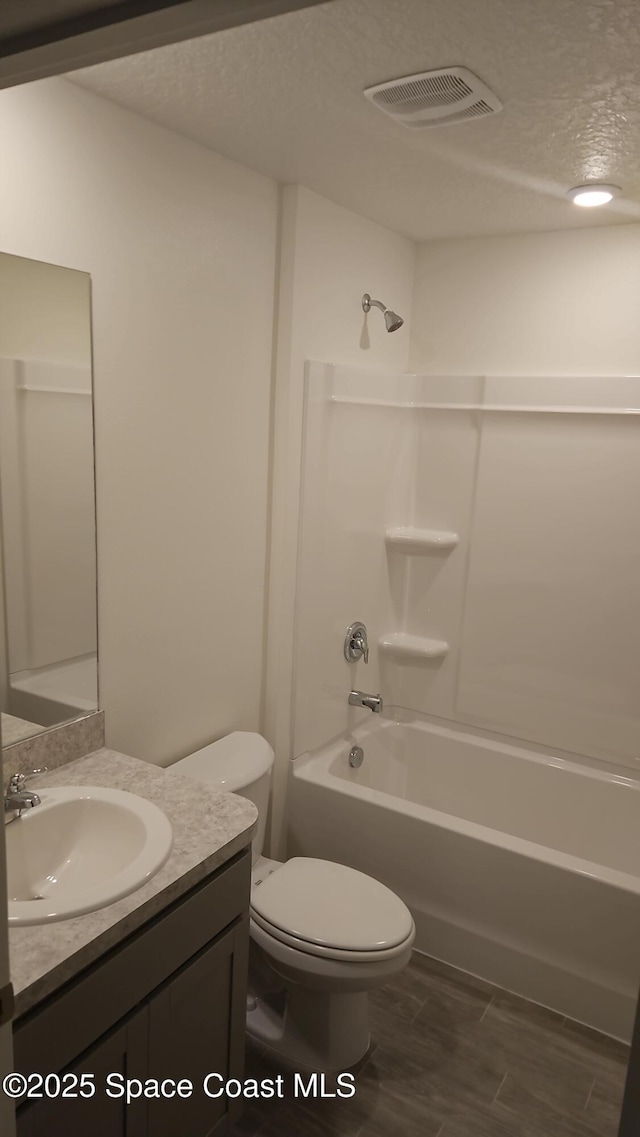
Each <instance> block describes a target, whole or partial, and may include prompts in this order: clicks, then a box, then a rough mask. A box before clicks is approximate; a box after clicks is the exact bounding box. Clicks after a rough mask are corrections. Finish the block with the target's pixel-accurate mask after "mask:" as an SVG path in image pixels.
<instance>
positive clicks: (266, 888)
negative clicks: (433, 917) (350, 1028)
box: [251, 857, 415, 962]
mask: <svg viewBox="0 0 640 1137" xmlns="http://www.w3.org/2000/svg"><path fill="white" fill-rule="evenodd" d="M251 918H252V920H253V921H254V923H255V924H257V925H258V926H259V927H260V928H262V929H263V931H264V932H266V933H267V934H268V935H270V936H271V937H273V938H274V939H275V940H278V941H279V942H280V943H284V944H287V945H288V946H290V947H293V948H296V949H297V950H298V951H301V952H303V953H306V954H310V955H317V956H325V957H329V958H332V959H341V960H349V961H352V962H358V961H370V960H383V959H388V958H393V957H394V956H396V955H398V954H400V953H402V952H403V951H404V950H405V949H406V946H407V944H408V943H410V942H412V940H413V937H414V934H415V929H414V923H413V918H412V916H411V913H410V912H409V909H408V908H407V906H406V905H405V904H404V903H403V901H402V900H400V898H399V897H398V896H396V895H395V893H394V892H392V891H391V889H389V888H387V887H386V886H385V885H383V884H381V883H380V882H379V881H377V880H374V879H373V877H370V876H367V875H366V874H365V873H361V872H358V871H357V870H356V869H352V868H348V867H347V866H346V865H341V864H337V863H335V862H333V861H324V860H319V859H316V858H313V857H293V858H292V859H291V860H290V861H286V862H285V863H284V864H283V865H281V866H280V868H278V869H276V870H275V871H274V872H272V873H271V874H270V875H269V876H267V877H266V878H265V879H263V880H261V881H260V883H259V884H258V883H257V884H256V885H255V886H254V888H253V891H252V894H251Z"/></svg>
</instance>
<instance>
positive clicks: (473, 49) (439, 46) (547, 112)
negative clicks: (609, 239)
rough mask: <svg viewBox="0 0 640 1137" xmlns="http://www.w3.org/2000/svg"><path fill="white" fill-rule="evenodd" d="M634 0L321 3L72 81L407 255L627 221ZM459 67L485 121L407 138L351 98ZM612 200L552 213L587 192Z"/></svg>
mask: <svg viewBox="0 0 640 1137" xmlns="http://www.w3.org/2000/svg"><path fill="white" fill-rule="evenodd" d="M639 59H640V3H639V0H333V2H332V3H330V4H325V5H321V6H320V7H315V8H310V9H305V10H303V11H300V12H296V13H293V14H291V15H287V16H282V17H279V18H277V19H272V20H267V21H264V22H262V23H258V24H252V25H249V26H245V27H241V28H234V29H232V30H230V31H225V32H220V33H218V34H216V35H213V36H208V37H205V38H203V39H198V40H192V41H190V42H187V43H180V44H174V45H171V46H169V47H164V48H159V49H157V50H155V51H151V52H145V53H143V54H140V55H137V56H130V57H128V58H126V59H120V60H115V61H113V62H111V63H105V64H102V65H100V66H98V67H94V68H90V69H87V70H83V71H78V72H75V73H74V74H73V75H72V76H70V78H71V79H72V80H73V81H74V82H77V83H80V84H81V85H82V86H84V87H88V88H89V89H91V90H93V91H95V92H97V93H98V94H100V95H103V96H104V97H106V98H109V99H112V100H114V101H115V102H117V103H119V104H120V105H121V106H124V107H128V108H130V109H131V110H134V111H137V112H138V113H139V114H142V115H145V116H146V117H148V118H149V119H152V120H153V121H154V122H157V123H161V124H163V125H165V126H168V127H170V128H172V129H173V130H177V131H179V132H180V133H181V134H185V135H187V136H188V137H190V138H192V139H195V140H197V141H198V142H201V143H204V145H206V146H209V147H211V148H212V149H214V150H217V151H219V152H220V153H221V154H225V155H227V156H228V157H230V158H234V159H236V160H237V161H238V162H242V163H244V164H245V165H246V166H250V167H252V168H253V169H256V170H259V171H260V172H262V173H264V174H268V175H269V176H271V177H273V178H276V179H277V180H278V181H281V182H301V183H302V184H303V185H306V186H309V187H310V188H311V189H315V190H317V191H318V192H319V193H322V194H325V195H326V196H327V197H329V198H332V199H333V200H334V201H336V202H339V203H341V204H342V205H345V206H347V207H348V208H350V209H354V210H357V211H358V212H360V213H363V214H364V215H365V216H368V217H370V218H372V219H374V220H376V221H380V222H382V223H383V224H385V225H388V226H391V227H392V228H394V229H397V230H400V231H401V232H403V233H406V234H408V235H409V236H411V237H414V238H417V239H428V238H434V237H449V236H457V235H470V234H489V233H511V232H527V231H532V230H544V229H565V228H571V227H576V226H581V225H591V224H597V225H602V224H609V223H616V222H621V221H635V220H640V68H639V66H638V60H639ZM454 64H462V65H463V66H466V67H468V68H470V69H471V70H472V71H474V72H476V74H478V75H479V76H480V78H481V79H483V80H484V81H485V82H486V83H487V84H488V85H489V87H491V88H492V89H493V90H494V91H495V93H496V94H497V95H498V97H499V98H500V99H501V101H502V102H503V104H504V110H503V111H502V112H501V113H500V114H498V115H495V116H494V117H491V118H486V119H482V120H479V121H475V122H471V123H465V124H458V125H454V126H449V127H440V128H438V129H432V130H420V131H419V130H409V129H407V128H406V127H403V126H400V125H398V124H397V123H395V122H393V121H392V120H391V119H389V118H388V117H387V116H385V115H383V114H381V113H380V111H378V110H376V108H375V107H374V106H372V105H371V104H370V103H369V102H368V101H367V100H366V99H365V98H364V97H363V95H362V90H363V88H364V87H367V86H370V85H372V84H374V83H380V82H383V81H385V80H387V79H393V78H396V77H397V76H401V75H408V74H411V73H415V72H418V71H425V70H429V69H431V68H436V67H442V66H448V65H454ZM593 178H597V179H599V180H601V181H607V182H613V183H615V184H617V185H620V186H622V187H623V191H624V196H623V198H622V199H621V200H618V201H617V202H616V203H615V208H614V207H612V206H610V207H608V208H607V209H604V210H595V211H590V210H583V209H578V208H577V207H576V206H574V205H572V204H571V203H569V202H568V201H567V199H566V198H565V197H564V194H565V191H566V189H567V188H568V187H569V186H572V185H576V184H579V183H581V182H583V181H588V180H589V179H593Z"/></svg>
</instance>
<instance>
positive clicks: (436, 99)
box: [364, 67, 502, 127]
mask: <svg viewBox="0 0 640 1137" xmlns="http://www.w3.org/2000/svg"><path fill="white" fill-rule="evenodd" d="M364 93H365V95H366V96H367V98H368V99H370V100H371V102H372V103H373V104H374V105H375V106H376V107H378V108H379V109H380V110H381V111H384V113H385V114H388V115H391V118H395V119H396V121H397V122H401V123H402V124H403V125H404V126H412V127H425V126H449V125H450V124H451V123H454V122H468V121H469V120H470V119H474V118H484V117H485V115H490V114H495V113H496V111H501V110H502V103H501V102H500V100H499V99H497V98H496V96H495V95H494V93H493V91H490V90H489V88H488V87H487V86H486V85H485V84H484V83H483V82H482V80H481V79H478V77H477V75H474V74H473V72H471V71H468V70H467V68H466V67H445V68H443V69H442V70H441V71H424V72H423V73H422V74H421V75H405V76H404V77H403V78H402V79H391V80H390V82H388V83H378V85H377V86H376V87H367V89H366V90H365V92H364Z"/></svg>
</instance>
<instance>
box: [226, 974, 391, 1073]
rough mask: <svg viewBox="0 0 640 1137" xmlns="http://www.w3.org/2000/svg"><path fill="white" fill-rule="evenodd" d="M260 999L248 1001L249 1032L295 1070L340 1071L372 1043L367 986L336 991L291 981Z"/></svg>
mask: <svg viewBox="0 0 640 1137" xmlns="http://www.w3.org/2000/svg"><path fill="white" fill-rule="evenodd" d="M254 1002H255V1007H254V1009H249V1006H248V1007H247V1034H248V1035H249V1037H250V1038H251V1039H252V1040H253V1041H254V1042H255V1043H256V1044H257V1046H258V1047H260V1048H261V1049H266V1050H268V1051H269V1053H270V1056H271V1057H272V1058H278V1059H279V1060H280V1061H281V1062H282V1063H284V1064H285V1065H286V1066H287V1067H288V1068H289V1069H291V1070H297V1069H301V1070H304V1069H307V1070H318V1071H320V1072H322V1073H336V1072H339V1071H341V1070H347V1069H349V1067H350V1066H354V1065H355V1064H356V1062H359V1061H360V1059H361V1058H363V1057H364V1055H365V1054H366V1053H367V1050H368V1049H369V1042H370V1036H369V1004H368V996H367V993H366V991H356V992H350V991H349V992H345V993H337V994H334V993H329V992H327V991H314V990H309V988H305V987H300V986H291V987H289V988H288V989H287V991H286V993H285V992H280V993H279V996H277V997H275V998H274V997H270V996H268V995H266V996H258V997H257V998H255V1000H254Z"/></svg>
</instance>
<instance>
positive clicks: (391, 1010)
mask: <svg viewBox="0 0 640 1137" xmlns="http://www.w3.org/2000/svg"><path fill="white" fill-rule="evenodd" d="M370 1002H371V1032H372V1047H371V1049H370V1051H369V1054H368V1055H367V1056H366V1057H365V1059H363V1061H362V1063H360V1066H359V1068H358V1069H357V1070H356V1071H355V1079H356V1081H355V1084H356V1095H355V1097H353V1098H350V1099H324V1100H323V1099H317V1100H304V1099H295V1098H293V1097H292V1096H290V1094H289V1093H287V1089H289V1088H290V1086H291V1078H290V1077H289V1078H285V1093H287V1096H286V1097H285V1098H284V1100H279V1101H278V1100H274V1101H264V1100H263V1101H260V1102H257V1103H255V1104H254V1103H247V1106H246V1108H245V1113H244V1117H243V1119H242V1121H241V1122H240V1124H239V1125H238V1126H237V1127H236V1128H235V1129H234V1131H233V1137H258V1135H259V1137H399V1135H402V1137H616V1134H617V1131H618V1120H619V1115H620V1108H621V1103H622V1094H623V1090H624V1079H625V1074H626V1065H627V1061H628V1048H627V1047H626V1046H623V1045H622V1044H621V1043H618V1042H615V1041H613V1040H612V1039H609V1038H607V1037H606V1036H604V1035H600V1034H598V1033H597V1032H595V1031H592V1030H589V1029H588V1028H586V1027H581V1026H579V1025H578V1024H577V1023H573V1022H571V1021H569V1020H567V1019H565V1018H563V1016H562V1015H559V1014H556V1013H555V1011H548V1010H545V1009H544V1008H542V1007H538V1006H536V1005H535V1004H533V1003H529V1002H527V1001H526V1000H524V999H520V998H518V997H517V996H514V995H509V994H508V993H507V992H505V991H502V990H501V989H500V988H498V987H493V986H491V984H489V983H485V982H484V981H483V980H481V979H475V978H473V977H472V976H469V975H466V974H465V973H464V972H461V971H457V970H455V969H454V968H451V967H448V966H447V965H446V964H443V963H439V962H438V961H436V960H433V959H430V958H429V957H427V956H424V955H419V954H418V953H417V952H414V955H413V958H412V961H411V963H410V965H409V967H408V968H407V969H406V970H405V971H404V972H403V973H402V974H401V975H400V976H398V977H397V978H396V979H395V980H394V981H393V982H392V983H390V984H389V985H388V986H387V987H382V988H380V989H378V990H377V991H374V992H372V994H371V996H370ZM274 1071H275V1068H274V1067H273V1066H271V1065H270V1064H269V1063H268V1062H266V1061H265V1060H264V1059H263V1058H261V1057H260V1056H259V1055H257V1054H255V1053H252V1052H249V1054H248V1056H247V1071H246V1074H247V1077H256V1078H261V1077H270V1076H271V1077H272V1076H273V1074H274ZM277 1072H284V1071H282V1070H281V1068H278V1071H277ZM330 1088H334V1087H333V1086H331V1087H330Z"/></svg>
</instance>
